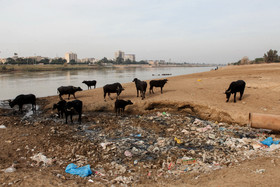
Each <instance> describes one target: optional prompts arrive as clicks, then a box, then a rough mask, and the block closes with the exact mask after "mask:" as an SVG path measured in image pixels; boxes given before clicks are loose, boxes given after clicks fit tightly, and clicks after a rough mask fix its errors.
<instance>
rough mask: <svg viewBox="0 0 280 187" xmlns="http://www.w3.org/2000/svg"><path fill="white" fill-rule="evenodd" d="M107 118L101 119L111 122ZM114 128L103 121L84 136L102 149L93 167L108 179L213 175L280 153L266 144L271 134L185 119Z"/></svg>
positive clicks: (150, 119)
mask: <svg viewBox="0 0 280 187" xmlns="http://www.w3.org/2000/svg"><path fill="white" fill-rule="evenodd" d="M102 115H104V114H100V116H99V118H101V119H106V118H108V117H107V116H102ZM114 122H115V123H116V126H114V127H112V128H110V127H108V125H106V124H107V123H108V122H107V121H103V122H102V120H95V121H94V122H93V123H92V124H91V125H86V126H83V127H82V128H83V130H82V131H83V132H84V133H85V134H84V135H85V136H86V137H87V138H89V139H90V140H91V142H93V143H94V144H95V145H99V146H98V147H97V148H96V150H95V153H96V154H95V155H98V157H97V159H96V160H95V166H94V165H92V166H91V167H93V168H94V169H95V170H96V171H99V170H100V172H101V173H102V174H103V175H102V176H103V177H104V176H106V177H107V179H109V178H110V177H113V176H116V175H118V176H122V175H124V176H125V175H127V174H128V173H129V175H130V176H131V177H132V176H133V177H132V178H130V179H129V181H130V182H132V181H133V180H134V181H135V180H137V178H138V177H139V176H138V171H139V172H140V170H146V174H147V177H149V176H156V177H159V176H162V175H163V176H165V177H166V174H167V175H170V174H171V175H180V174H183V173H186V172H198V173H201V172H210V171H211V170H216V169H220V168H222V167H224V166H230V165H233V164H234V163H237V162H239V161H242V160H245V159H250V158H254V157H257V156H261V155H269V154H270V152H271V151H274V150H278V149H279V148H280V145H278V142H279V141H277V142H276V141H274V143H276V144H272V145H271V146H270V147H269V146H267V145H265V144H263V143H261V142H260V141H261V140H264V139H265V138H266V137H268V136H272V137H273V135H269V133H270V131H269V130H263V129H252V128H250V127H240V126H238V125H235V126H233V125H228V124H225V123H218V122H210V121H203V120H200V119H197V118H195V117H191V116H186V115H182V114H169V113H166V112H163V113H160V112H158V113H156V114H150V115H144V116H127V117H119V118H117V119H115V120H114ZM272 137H270V138H269V139H272ZM97 153H98V154H97ZM97 163H100V164H97ZM82 164H88V163H86V162H85V163H82ZM106 177H105V178H106ZM108 177H109V178H108ZM132 179H133V180H132ZM110 180H112V179H110ZM124 183H129V182H124Z"/></svg>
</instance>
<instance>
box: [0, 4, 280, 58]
mask: <svg viewBox="0 0 280 187" xmlns="http://www.w3.org/2000/svg"><path fill="white" fill-rule="evenodd" d="M0 25H1V27H0V51H1V52H0V58H6V57H10V56H12V55H13V53H14V52H16V53H18V54H19V56H24V57H26V56H34V55H35V54H36V55H40V56H47V57H56V56H59V57H64V54H65V53H66V52H68V51H73V52H75V53H77V54H78V58H86V57H95V58H98V59H101V58H103V57H107V58H113V57H114V52H115V51H117V50H122V51H124V52H125V53H127V54H135V55H136V60H138V61H139V60H142V59H143V60H148V59H154V60H155V59H163V60H166V61H169V59H171V61H176V62H195V63H196V62H199V63H203V62H205V63H228V62H235V61H238V60H239V59H241V58H242V57H244V56H248V57H249V59H255V58H256V57H262V56H263V54H264V53H265V52H267V51H268V50H269V49H274V50H277V51H279V50H280V1H279V0H0Z"/></svg>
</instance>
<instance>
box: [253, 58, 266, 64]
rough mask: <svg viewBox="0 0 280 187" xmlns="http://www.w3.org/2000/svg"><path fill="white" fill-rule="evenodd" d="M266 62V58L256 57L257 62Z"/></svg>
mask: <svg viewBox="0 0 280 187" xmlns="http://www.w3.org/2000/svg"><path fill="white" fill-rule="evenodd" d="M262 62H264V58H255V63H256V64H259V63H262Z"/></svg>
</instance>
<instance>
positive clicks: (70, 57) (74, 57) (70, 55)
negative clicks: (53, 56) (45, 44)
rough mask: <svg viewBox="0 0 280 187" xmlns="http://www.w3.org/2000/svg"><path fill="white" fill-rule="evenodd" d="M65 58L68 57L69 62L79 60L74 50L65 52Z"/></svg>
mask: <svg viewBox="0 0 280 187" xmlns="http://www.w3.org/2000/svg"><path fill="white" fill-rule="evenodd" d="M65 59H66V61H67V63H69V62H70V61H71V60H74V61H75V62H78V57H77V54H76V53H73V52H69V53H65Z"/></svg>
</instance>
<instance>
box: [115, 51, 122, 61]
mask: <svg viewBox="0 0 280 187" xmlns="http://www.w3.org/2000/svg"><path fill="white" fill-rule="evenodd" d="M117 58H122V59H124V52H123V51H121V50H119V51H117V52H115V60H116V59H117Z"/></svg>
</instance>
